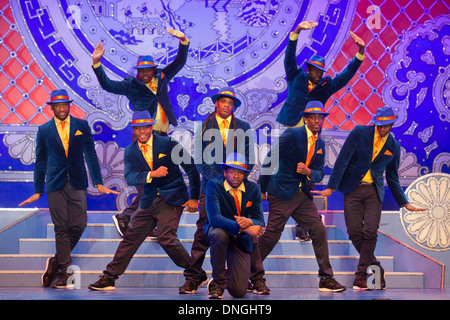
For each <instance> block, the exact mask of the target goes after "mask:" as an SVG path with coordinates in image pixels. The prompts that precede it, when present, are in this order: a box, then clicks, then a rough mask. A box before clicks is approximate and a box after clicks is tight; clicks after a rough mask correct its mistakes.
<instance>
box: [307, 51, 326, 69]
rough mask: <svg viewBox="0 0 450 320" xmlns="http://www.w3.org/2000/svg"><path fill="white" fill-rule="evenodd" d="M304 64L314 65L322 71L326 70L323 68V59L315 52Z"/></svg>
mask: <svg viewBox="0 0 450 320" xmlns="http://www.w3.org/2000/svg"><path fill="white" fill-rule="evenodd" d="M306 64H308V65H310V66H313V67H316V68H318V69H320V70H322V71H327V70H325V59H324V58H323V57H321V56H318V55H316V54H315V55H313V56H312V57H311V58H310V59H309V60H308V61H306Z"/></svg>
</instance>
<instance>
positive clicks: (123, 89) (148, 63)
mask: <svg viewBox="0 0 450 320" xmlns="http://www.w3.org/2000/svg"><path fill="white" fill-rule="evenodd" d="M167 32H169V33H170V34H171V35H173V36H175V37H176V38H178V39H180V45H179V48H178V54H177V56H176V58H175V59H174V60H173V61H172V62H171V63H170V64H169V65H167V66H166V67H165V68H164V69H158V68H157V66H156V64H155V63H154V61H153V57H152V56H140V57H138V61H137V63H136V64H135V66H134V68H135V69H136V70H137V77H132V76H127V77H126V78H125V79H123V80H122V81H112V80H110V79H109V78H108V76H107V75H106V73H105V71H104V69H103V66H102V65H101V63H100V59H101V58H102V57H103V54H104V52H105V49H103V44H102V43H99V44H98V45H97V46H96V47H95V50H94V52H93V54H92V62H93V66H92V67H93V69H94V73H95V75H96V76H97V79H98V81H99V83H100V86H101V87H102V88H103V89H104V90H106V91H108V92H111V93H115V94H120V95H124V96H126V97H127V98H128V100H129V101H130V104H131V106H132V107H133V109H134V110H136V111H142V110H148V111H149V112H150V115H151V116H152V117H153V119H155V120H156V122H155V125H154V126H153V134H159V135H164V136H167V134H168V132H169V124H171V125H172V126H177V119H176V117H175V113H174V111H173V108H172V103H171V102H170V98H169V93H168V90H169V81H170V80H171V79H172V78H173V77H175V75H176V74H177V73H178V72H179V71H180V70H181V69H182V68H183V66H184V65H185V63H186V60H187V55H188V49H189V40H188V39H187V38H186V36H185V35H184V33H183V32H181V31H179V30H174V29H167ZM133 139H134V138H133ZM142 194H143V187H142V186H141V187H138V194H137V196H136V197H135V199H134V200H133V202H132V203H131V205H130V206H129V207H128V208H126V209H125V210H123V212H121V213H120V214H117V215H115V216H114V217H113V220H114V224H115V225H116V228H117V231H118V232H119V234H120V235H123V233H124V232H125V230H126V228H127V226H128V223H129V221H130V217H131V215H132V214H133V212H134V211H135V210H136V209H137V208H138V206H139V201H140V199H141V197H142Z"/></svg>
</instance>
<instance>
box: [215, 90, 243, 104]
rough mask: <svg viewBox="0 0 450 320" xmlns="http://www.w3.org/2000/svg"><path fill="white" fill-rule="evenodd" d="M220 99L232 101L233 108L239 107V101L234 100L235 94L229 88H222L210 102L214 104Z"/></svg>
mask: <svg viewBox="0 0 450 320" xmlns="http://www.w3.org/2000/svg"><path fill="white" fill-rule="evenodd" d="M220 97H228V98H231V99H233V100H234V107H235V108H237V107H239V106H240V105H241V100H239V99H238V98H236V92H235V91H234V89H233V88H231V87H225V88H222V89H221V90H220V91H219V93H216V94H215V95H213V96H212V97H211V100H212V101H213V102H214V103H216V101H217V99H219V98H220Z"/></svg>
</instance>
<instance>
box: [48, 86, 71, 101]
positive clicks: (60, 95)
mask: <svg viewBox="0 0 450 320" xmlns="http://www.w3.org/2000/svg"><path fill="white" fill-rule="evenodd" d="M72 101H73V100H70V99H69V95H68V94H67V91H66V90H65V89H57V90H53V91H52V93H51V94H50V100H49V101H47V104H53V103H60V102H69V103H70V102H72Z"/></svg>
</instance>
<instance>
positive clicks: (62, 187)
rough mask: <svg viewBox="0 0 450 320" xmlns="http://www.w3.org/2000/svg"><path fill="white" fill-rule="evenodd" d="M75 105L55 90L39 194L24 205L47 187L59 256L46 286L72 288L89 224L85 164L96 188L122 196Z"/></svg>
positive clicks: (42, 133) (39, 161) (39, 141)
mask: <svg viewBox="0 0 450 320" xmlns="http://www.w3.org/2000/svg"><path fill="white" fill-rule="evenodd" d="M72 101H73V100H70V99H69V97H68V94H67V91H66V90H64V89H60V90H54V91H53V92H52V93H51V96H50V101H48V102H47V104H49V105H50V106H51V109H52V111H53V113H54V115H55V117H54V118H53V119H51V120H50V121H48V122H47V123H44V124H43V125H41V126H39V129H38V133H37V137H36V161H35V166H34V191H35V194H33V195H32V196H31V197H30V198H28V199H27V200H25V201H24V202H22V203H21V204H19V206H23V205H26V204H29V203H32V202H34V201H36V200H38V199H39V198H40V197H41V196H42V195H43V193H44V184H46V185H47V186H46V189H47V198H48V206H49V210H50V216H51V218H52V221H53V223H54V225H55V242H56V255H55V256H54V257H52V258H50V259H48V260H47V265H46V268H45V269H46V270H45V272H44V274H43V275H42V279H41V280H42V285H43V286H44V287H49V286H50V285H51V286H52V288H58V289H62V288H66V287H67V286H70V284H68V283H67V280H68V278H69V277H70V276H71V275H70V274H69V273H67V268H68V267H69V266H70V265H71V264H72V258H71V256H70V253H71V251H72V249H73V248H74V247H75V246H76V244H77V243H78V240H79V239H80V237H81V234H82V233H83V231H84V229H85V228H86V224H87V214H86V210H87V206H86V189H87V187H88V179H87V173H86V166H85V159H86V163H87V166H88V168H89V173H90V176H91V179H92V183H93V185H94V187H96V188H98V191H99V192H102V193H106V194H109V193H114V194H119V193H118V192H117V191H114V190H110V189H108V188H106V187H104V186H103V184H102V183H103V181H102V175H101V171H100V165H99V163H98V158H97V154H96V152H95V146H94V139H93V138H92V133H91V129H90V127H89V124H88V122H87V121H86V120H82V119H78V118H75V117H73V116H71V115H70V114H69V112H70V103H71V102H72Z"/></svg>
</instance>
